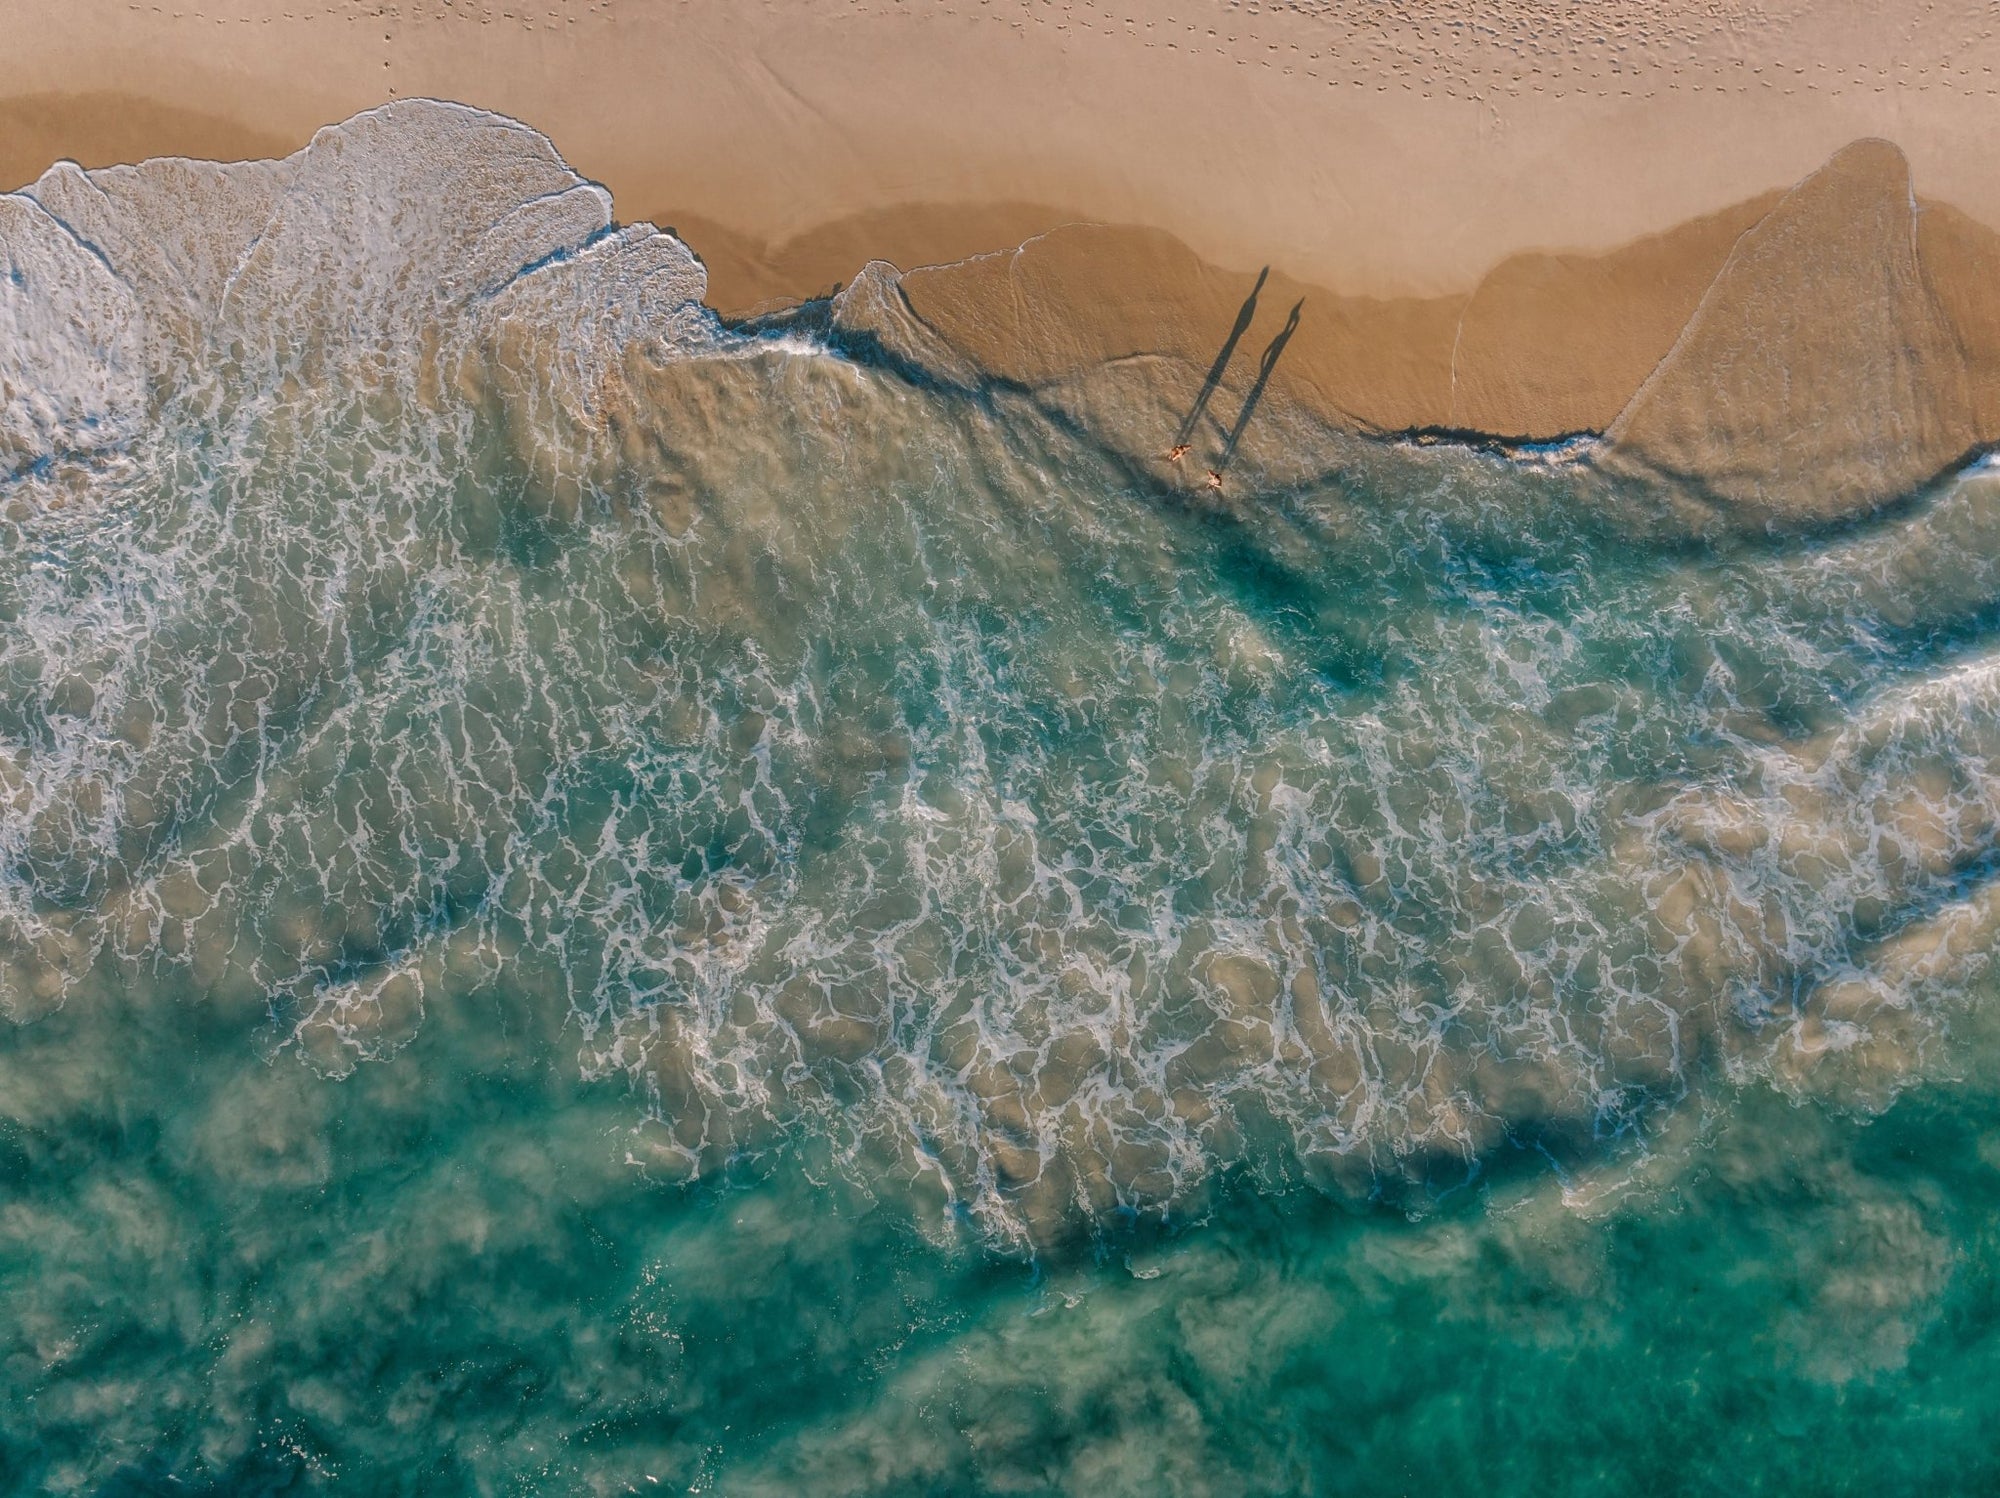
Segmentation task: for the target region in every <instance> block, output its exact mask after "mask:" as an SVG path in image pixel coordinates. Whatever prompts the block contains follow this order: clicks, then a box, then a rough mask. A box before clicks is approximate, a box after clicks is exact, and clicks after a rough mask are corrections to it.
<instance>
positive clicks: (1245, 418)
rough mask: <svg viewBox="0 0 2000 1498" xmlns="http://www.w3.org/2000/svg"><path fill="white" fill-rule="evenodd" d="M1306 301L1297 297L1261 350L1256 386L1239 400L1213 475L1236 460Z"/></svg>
mask: <svg viewBox="0 0 2000 1498" xmlns="http://www.w3.org/2000/svg"><path fill="white" fill-rule="evenodd" d="M1305 305H1306V299H1305V298H1304V297H1300V298H1299V299H1298V300H1297V301H1296V302H1294V303H1292V315H1291V316H1290V317H1288V318H1286V319H1285V325H1284V327H1282V328H1280V329H1279V330H1278V336H1277V337H1275V338H1273V339H1272V340H1271V342H1270V346H1269V347H1267V348H1266V349H1265V350H1264V357H1263V358H1262V359H1260V360H1258V361H1257V382H1256V383H1255V384H1254V385H1252V386H1251V387H1250V393H1249V394H1248V395H1246V396H1245V397H1244V398H1243V409H1242V410H1241V411H1238V412H1237V413H1236V425H1235V426H1233V427H1231V428H1230V429H1229V437H1228V439H1227V440H1226V441H1225V442H1224V443H1223V444H1222V456H1221V457H1219V458H1217V459H1216V460H1215V471H1216V472H1217V473H1221V472H1222V471H1223V470H1225V469H1227V468H1228V467H1229V460H1230V459H1231V458H1233V457H1235V456H1236V444H1237V443H1238V442H1240V441H1242V440H1243V429H1244V428H1245V427H1247V426H1249V425H1250V418H1251V417H1252V416H1254V415H1256V414H1257V404H1258V402H1260V401H1262V400H1263V399H1264V387H1265V386H1266V385H1269V384H1270V383H1271V373H1272V371H1273V370H1275V369H1276V368H1277V367H1278V360H1279V358H1280V357H1281V356H1282V355H1283V354H1284V352H1285V345H1286V344H1288V343H1290V342H1291V341H1292V334H1294V333H1296V332H1298V330H1299V313H1300V312H1301V311H1303V310H1304V308H1305Z"/></svg>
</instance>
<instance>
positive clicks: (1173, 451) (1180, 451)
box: [1167, 442, 1188, 464]
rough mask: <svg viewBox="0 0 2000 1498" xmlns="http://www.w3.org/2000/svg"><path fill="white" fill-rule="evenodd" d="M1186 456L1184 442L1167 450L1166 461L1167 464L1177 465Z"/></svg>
mask: <svg viewBox="0 0 2000 1498" xmlns="http://www.w3.org/2000/svg"><path fill="white" fill-rule="evenodd" d="M1187 455H1188V444H1187V443H1185V442H1180V443H1176V444H1175V445H1174V446H1173V447H1170V448H1168V449H1167V461H1168V462H1169V463H1174V464H1178V463H1179V462H1180V460H1181V459H1182V458H1185V457H1186V456H1187Z"/></svg>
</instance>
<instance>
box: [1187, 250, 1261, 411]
mask: <svg viewBox="0 0 2000 1498" xmlns="http://www.w3.org/2000/svg"><path fill="white" fill-rule="evenodd" d="M1270 276H1271V267H1270V266H1268V265H1267V266H1265V267H1264V268H1263V269H1262V270H1260V271H1258V272H1257V284H1256V285H1255V286H1252V287H1251V288H1250V295H1249V296H1247V297H1245V298H1244V299H1243V305H1242V307H1241V308H1240V309H1238V311H1237V313H1236V325H1235V326H1234V327H1232V328H1231V329H1230V330H1229V336H1228V337H1227V338H1225V339H1224V340H1223V341H1222V351H1221V352H1220V353H1218V354H1217V355H1216V356H1215V362H1214V363H1213V364H1211V365H1209V367H1208V378H1207V379H1205V380H1203V381H1202V382H1201V394H1199V395H1197V396H1196V397H1195V398H1194V404H1193V405H1192V406H1190V407H1189V408H1188V414H1187V415H1186V417H1185V418H1183V419H1182V421H1181V427H1180V430H1179V431H1178V432H1176V433H1174V446H1175V447H1179V446H1181V445H1182V444H1183V443H1186V442H1189V441H1191V440H1192V439H1193V437H1194V428H1195V423H1196V422H1198V421H1200V420H1201V417H1202V413H1203V412H1204V411H1206V410H1207V409H1208V402H1209V398H1210V397H1211V396H1213V395H1214V394H1215V390H1216V387H1217V386H1218V385H1220V384H1221V383H1222V376H1223V374H1224V373H1225V372H1226V371H1227V370H1228V368H1229V361H1230V360H1231V359H1232V358H1234V357H1235V355H1236V345H1237V344H1239V343H1241V342H1242V341H1243V335H1244V334H1245V333H1247V332H1249V331H1250V324H1251V323H1252V322H1254V321H1256V318H1257V297H1258V294H1259V293H1260V292H1262V291H1263V289H1264V283H1265V282H1266V281H1267V280H1269V279H1270Z"/></svg>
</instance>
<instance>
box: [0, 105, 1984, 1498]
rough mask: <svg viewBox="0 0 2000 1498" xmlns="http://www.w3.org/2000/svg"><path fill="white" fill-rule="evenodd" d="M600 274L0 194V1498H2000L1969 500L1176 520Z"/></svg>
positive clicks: (487, 201) (1178, 507)
mask: <svg viewBox="0 0 2000 1498" xmlns="http://www.w3.org/2000/svg"><path fill="white" fill-rule="evenodd" d="M609 223H610V220H609V205H608V203H607V202H605V201H604V199H603V197H602V194H601V193H598V192H597V191H596V190H595V189H592V188H590V187H588V186H587V185H585V184H581V183H579V182H577V181H576V179H574V177H573V176H571V174H569V173H568V171H567V169H566V168H564V167H563V166H562V164H561V163H560V161H559V160H558V159H557V158H556V157H555V155H554V153H553V152H552V151H551V150H550V149H549V148H548V146H547V144H546V142H543V141H542V140H541V138H540V137H539V136H535V135H534V134H533V133H532V132H530V131H526V130H523V129H521V128H519V127H515V126H511V125H508V124H506V123H505V122H502V121H498V120H495V119H493V118H492V117H490V116H482V115H476V114H472V113H471V112H468V111H460V110H453V109H448V108H442V107H437V106H425V105H408V106H398V107H397V108H396V109H395V110H394V111H382V112H378V113H377V114H376V115H373V116H364V117H362V118H360V119H358V120H356V121H352V122H349V124H347V125H345V126H342V127H339V128H338V129H336V130H332V131H329V132H323V133H322V135H321V136H320V138H319V139H318V140H317V141H316V142H315V143H314V145H313V146H312V147H311V148H309V150H308V151H307V152H305V153H303V154H302V155H301V156H299V157H295V158H293V159H292V160H291V161H290V162H287V163H283V164H278V165H272V166H262V167H255V168H229V169H217V168H208V167H200V166H196V165H192V164H177V165H176V164H156V165H153V166H149V167H147V168H144V169H140V170H137V171H133V170H129V169H121V170H117V171H112V172H106V173H94V174H89V175H88V176H86V175H84V174H81V173H77V172H75V171H74V170H69V169H65V170H59V171H57V172H54V173H52V174H51V175H50V177H48V178H45V179H44V181H43V183H42V184H40V185H39V186H38V187H37V188H36V189H35V190H34V192H33V196H32V197H15V198H0V256H5V257H6V259H7V261H8V266H7V269H8V274H7V276H6V277H4V278H0V380H4V389H0V473H4V474H5V475H6V477H5V478H4V480H3V481H0V620H4V625H0V1006H4V1008H5V1010H6V1012H7V1016H8V1019H7V1020H6V1021H5V1022H4V1023H0V1182H4V1185H0V1304H4V1307H5V1314H4V1315H0V1381H4V1393H3V1394H0V1411H5V1412H6V1413H5V1414H4V1415H0V1487H7V1488H10V1489H13V1488H18V1489H20V1490H23V1491H28V1490H50V1491H61V1492H98V1491H106V1492H151V1491H167V1490H172V1491H187V1490H193V1491H203V1490H209V1491H216V1492H231V1493H234V1492H244V1491H266V1490H280V1489H285V1490H290V1489H293V1488H306V1489H313V1488H317V1487H321V1486H334V1485H336V1484H338V1485H340V1486H343V1487H347V1488H353V1489H357V1490H361V1491H386V1492H396V1491H408V1492H458V1491H465V1492H552V1493H554V1492H561V1493H568V1492H577V1491H584V1492H620V1491H641V1490H645V1489H647V1488H650V1487H652V1486H655V1485H657V1486H662V1487H667V1488H669V1489H672V1488H680V1489H684V1490H693V1491H718V1492H752V1493H755V1492H764V1491H769V1492H797V1491H827V1492H962V1491H992V1492H1038V1491H1081V1490H1097V1491H1105V1492H1127V1491H1130V1492H1142V1491H1143V1492H1153V1491H1163V1490H1164V1491H1177V1492H1208V1491H1214V1492H1239V1491H1245V1490H1253V1491H1341V1492H1346V1491H1354V1492H1376V1491H1381V1492H1406V1491H1407V1492H1415V1491H1434V1490H1439V1489H1442V1488H1445V1487H1446V1486H1447V1485H1449V1486H1451V1487H1454V1488H1459V1489H1477V1490H1481V1491H1499V1492H1523V1493H1526V1492H1535V1493H1543V1492H1549V1491H1585V1490H1591V1491H1596V1490H1602V1491H1607V1492H1631V1491H1647V1492H1653V1491H1657V1492H1710V1491H1731V1492H1735V1491H1743V1490H1747V1489H1754V1488H1759V1487H1761V1488H1766V1489H1770V1490H1774V1491H1786V1492H1799V1491H1844V1490H1848V1489H1864V1488H1865V1489H1868V1490H1871V1491H1902V1490H1910V1491H1934V1490H1936V1489H1938V1488H1939V1487H1951V1488H1959V1489H1966V1488H1976V1487H1979V1486H1982V1485H1984V1484H1986V1483H1988V1482H1990V1481H1991V1468H1992V1467H1993V1465H1994V1464H1993V1461H1992V1458H1991V1457H1990V1455H1989V1453H1988V1450H1987V1446H1986V1443H1985V1442H1984V1441H1983V1439H1982V1437H1983V1433H1984V1431H1985V1429H1986V1428H1987V1421H1988V1419H1989V1417H1990V1410H1989V1406H1990V1405H1992V1404H1994V1403H1995V1402H1996V1400H2000V1395H1995V1394H1990V1393H1989V1392H1988V1391H1989V1390H1991V1389H2000V1383H1996V1380H1995V1379H1994V1378H1993V1377H1991V1376H1990V1371H1989V1367H1990V1364H1991V1362H1992V1360H1993V1357H1994V1353H1993V1348H1994V1347H1995V1343H1994V1340H1993V1338H1992V1336H1991V1325H1992V1318H1993V1312H1992V1309H1991V1307H1992V1305H1993V1303H1994V1302H1995V1298H1996V1293H2000V1280H1996V1276H1995V1248H1994V1239H1993V1235H1992V1233H1991V1231H1990V1229H1989V1227H1988V1219H1989V1218H1990V1216H1991V1213H1990V1210H1989V1209H1990V1205H1991V1203H1992V1202H1993V1201H1994V1199H1995V1197H1996V1196H2000V1176H1996V1172H2000V1075H1997V1074H1996V1069H1995V1062H1996V1060H2000V1043H1996V1042H2000V1035H1996V1033H1995V1031H1994V1026H1993V1014H1992V1010H1993V998H1994V996H1993V994H1992V989H1993V986H1994V978H1993V974H1992V971H1991V963H1990V953H1991V951H1992V949H1993V942H1994V933H1995V930H1996V925H1997V924H2000V886H1996V885H1995V884H1994V883H1993V876H1994V874H1995V872H1996V867H2000V865H1996V859H1995V851H1996V847H2000V842H1997V841H1996V840H2000V765H1996V764H1995V759H1996V757H2000V653H1996V651H1995V647H1994V635H1993V629H1994V620H1995V619H1996V618H2000V613H1996V605H2000V473H1992V472H1988V471H1987V470H1984V469H1974V470H1970V471H1968V472H1966V473H1965V474H1962V475H1960V476H1958V477H1957V478H1956V479H1954V480H1952V481H1950V482H1948V483H1945V484H1943V485H1940V486H1939V487H1938V489H1937V490H1936V491H1935V492H1933V493H1930V494H1927V495H1924V496H1919V497H1918V498H1917V499H1916V500H1914V501H1913V502H1912V503H1911V504H1910V505H1909V506H1907V507H1906V508H1904V509H1903V510H1901V511H1899V512H1897V513H1895V514H1893V515H1891V516H1889V517H1887V518H1884V519H1882V520H1880V521H1878V522H1875V523H1872V524H1870V525H1868V526H1865V527H1861V528H1857V529H1855V530H1852V531H1850V532H1847V533H1843V534H1839V535H1832V536H1821V537H1817V538H1812V539H1807V540H1793V541H1783V542H1781V541H1776V540H1756V541H1748V540H1740V539H1739V540H1733V541H1724V540H1717V539H1714V538H1703V537H1700V536H1697V535H1694V534H1680V535H1676V534H1674V533H1673V532H1671V531H1670V530H1669V529H1667V528H1665V527H1663V526H1662V525H1661V524H1659V523H1658V520H1657V514H1658V513H1668V512H1670V511H1671V503H1670V497H1669V501H1662V500H1661V497H1660V496H1656V495H1655V496H1647V495H1634V494H1633V493H1631V492H1629V491H1626V490H1620V489H1618V488H1616V487H1614V486H1612V485H1610V484H1609V483H1606V482H1602V481H1600V480H1598V479H1597V478H1596V477H1595V476H1594V475H1593V474H1592V473H1591V471H1590V468H1589V464H1588V462H1587V461H1585V462H1582V463H1571V464H1562V465H1555V466H1549V465H1539V466H1538V465H1533V464H1530V465H1521V466H1517V465H1513V464H1510V463H1507V462H1505V461H1502V460H1501V459H1498V458H1495V457H1491V456H1486V455H1482V454H1477V453H1469V452H1465V451H1459V450H1454V449H1449V448H1417V447H1398V446H1394V445H1385V444H1375V443H1363V442H1360V441H1357V440H1353V439H1346V438H1341V437H1339V436H1338V435H1337V434H1331V433H1319V434H1317V435H1316V436H1314V437H1313V439H1312V440H1313V441H1315V442H1317V443H1318V444H1319V446H1318V447H1316V448H1315V449H1314V450H1315V451H1316V452H1318V453H1320V454H1322V456H1323V461H1321V462H1320V463H1319V464H1318V466H1317V469H1316V471H1317V473H1318V475H1319V476H1318V477H1317V478H1315V479H1314V480H1313V481H1311V482H1305V483H1296V484H1287V485H1285V486H1282V487H1279V486H1268V487H1265V488H1262V489H1260V488H1258V487H1257V486H1256V484H1255V483H1254V482H1252V483H1248V484H1239V485H1236V486H1234V487H1233V488H1232V492H1231V495H1230V497H1229V499H1228V501H1227V502H1226V503H1214V504H1198V503H1195V502H1193V501H1192V500H1190V499H1189V498H1188V497H1187V496H1186V494H1184V493H1183V492H1181V491H1179V490H1176V489H1174V488H1172V487H1164V486H1161V485H1159V484H1157V483H1154V482H1150V481H1146V480H1143V479H1141V478H1137V477H1135V476H1134V473H1133V470H1132V469H1131V468H1130V467H1129V465H1126V464H1124V463H1122V462H1120V461H1118V460H1117V459H1116V458H1115V457H1114V456H1112V455H1111V453H1110V452H1109V451H1107V450H1104V449H1101V448H1100V447H1099V446H1097V445H1096V444H1094V443H1093V442H1091V441H1090V440H1088V439H1087V438H1086V437H1084V436H1082V435H1080V434H1079V432H1078V429H1077V426H1076V423H1075V422H1074V421H1072V420H1070V419H1067V418H1065V417H1064V416H1063V415H1062V414H1061V413H1059V412H1055V411H1052V410H1050V409H1048V408H1045V407H1044V405H1042V404H1039V403H1038V402H1037V401H1036V400H1034V399H1032V398H1031V397H1029V396H1027V395H1023V394H1019V393H1012V392H1007V391H971V392H968V391H967V390H965V389H963V388H962V387H961V385H959V384H948V383H944V382H939V381H926V380H924V379H922V378H911V377H910V370H909V366H908V365H907V363H905V362H899V361H884V360H882V359H880V358H872V357H864V355H869V354H878V353H879V352H880V349H879V347H878V346H877V345H876V344H874V343H871V342H870V341H869V340H866V339H858V338H853V337H846V338H843V337H842V336H840V334H839V331H838V329H839V324H838V322H837V323H836V334H835V335H834V336H833V337H831V338H824V337H819V336H805V335H802V334H801V335H791V336H785V337H763V338H751V337H745V336H742V335H739V334H734V333H731V332H729V331H727V330H724V329H722V328H720V327H718V326H717V325H715V324H714V323H713V321H712V320H711V319H709V318H708V317H707V315H706V314H705V313H704V312H702V310H701V308H700V306H699V297H700V292H701V285H702V282H701V274H700V269H699V267H698V265H696V264H695V263H694V262H693V260H692V259H691V257H690V256H689V255H688V254H687V252H686V251H685V250H684V249H683V248H682V247H681V246H679V245H678V244H677V243H676V242H675V241H673V240H672V239H671V238H670V237H667V236H664V235H659V234H656V233H653V232H651V231H648V230H644V229H639V230H613V229H612V228H610V227H609ZM1234 414H1235V413H1233V412H1223V413H1221V415H1219V416H1217V417H1216V418H1215V420H1216V423H1217V427H1218V431H1221V430H1226V423H1227V422H1228V421H1229V420H1231V419H1233V417H1234ZM1258 419H1259V420H1260V421H1263V420H1266V419H1268V420H1270V421H1283V420H1287V419H1290V418H1287V417H1285V416H1284V415H1283V414H1282V413H1276V412H1273V413H1271V414H1270V415H1269V416H1268V418H1267V417H1265V416H1264V415H1261V414H1260V416H1259V418H1258ZM1239 491H1241V492H1239ZM1663 504H1664V506H1665V508H1664V509H1662V508H1661V506H1662V505H1663Z"/></svg>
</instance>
